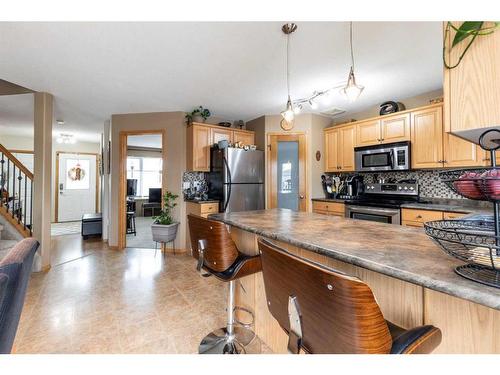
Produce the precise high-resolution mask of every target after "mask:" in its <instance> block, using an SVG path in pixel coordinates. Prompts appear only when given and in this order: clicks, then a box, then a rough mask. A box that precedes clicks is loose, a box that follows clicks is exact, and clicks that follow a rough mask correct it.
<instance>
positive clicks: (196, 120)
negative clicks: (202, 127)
mask: <svg viewBox="0 0 500 375" xmlns="http://www.w3.org/2000/svg"><path fill="white" fill-rule="evenodd" d="M193 122H205V119H204V118H203V117H202V116H200V115H194V116H193Z"/></svg>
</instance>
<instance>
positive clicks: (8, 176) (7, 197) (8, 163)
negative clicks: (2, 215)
mask: <svg viewBox="0 0 500 375" xmlns="http://www.w3.org/2000/svg"><path fill="white" fill-rule="evenodd" d="M9 178H10V160H9V159H7V179H6V180H5V207H6V208H7V212H9V196H10V194H9V181H10V180H9Z"/></svg>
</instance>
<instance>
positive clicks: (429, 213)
mask: <svg viewBox="0 0 500 375" xmlns="http://www.w3.org/2000/svg"><path fill="white" fill-rule="evenodd" d="M465 215H467V214H466V213H463V212H448V211H433V210H420V209H415V208H403V209H401V225H405V226H408V227H422V228H423V226H424V223H426V222H428V221H434V220H443V219H445V220H453V219H459V218H461V217H462V216H465Z"/></svg>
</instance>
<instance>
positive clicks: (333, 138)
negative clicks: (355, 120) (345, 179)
mask: <svg viewBox="0 0 500 375" xmlns="http://www.w3.org/2000/svg"><path fill="white" fill-rule="evenodd" d="M338 147H339V131H338V130H327V131H325V172H338V170H339V167H340V165H339V164H340V163H339V159H338V153H339V150H338Z"/></svg>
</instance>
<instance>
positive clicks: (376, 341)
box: [259, 239, 392, 354]
mask: <svg viewBox="0 0 500 375" xmlns="http://www.w3.org/2000/svg"><path fill="white" fill-rule="evenodd" d="M259 249H260V251H261V253H262V255H261V256H262V272H263V275H264V284H265V290H266V298H267V303H268V308H269V311H270V312H271V314H272V315H273V317H274V318H275V319H276V320H277V321H278V322H279V324H280V326H281V327H282V328H283V329H284V330H285V331H286V332H287V333H288V334H289V337H290V338H291V337H295V336H296V335H297V333H299V334H301V337H302V340H301V342H300V344H299V345H298V346H300V347H302V348H303V349H304V350H305V351H306V352H309V353H346V354H347V353H389V352H390V349H391V345H392V339H391V335H390V333H389V328H388V326H387V323H386V321H385V319H384V317H383V315H382V312H381V311H380V308H379V306H378V304H377V302H376V301H375V298H374V296H373V293H372V291H371V289H370V288H369V287H368V285H366V284H365V283H364V282H362V281H361V280H359V279H357V278H354V277H350V276H347V275H345V274H343V273H340V272H337V271H334V270H332V269H329V268H327V267H324V266H322V265H319V264H316V263H314V262H311V261H308V260H305V259H303V258H300V257H298V256H295V255H293V254H290V253H289V252H287V251H286V250H284V249H281V248H279V247H277V246H275V245H274V244H272V243H270V242H269V241H266V240H263V239H260V240H259ZM290 297H292V298H293V297H295V301H296V306H297V307H298V311H299V314H300V321H301V323H300V328H301V329H300V330H299V331H301V332H295V331H297V329H295V330H294V329H292V332H290V319H289V310H290V308H289V303H290V299H291V298H290ZM292 328H293V327H292ZM291 334H292V335H291ZM294 335H295V336H294ZM299 349H300V348H299ZM289 350H290V343H289ZM297 351H298V350H297Z"/></svg>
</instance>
